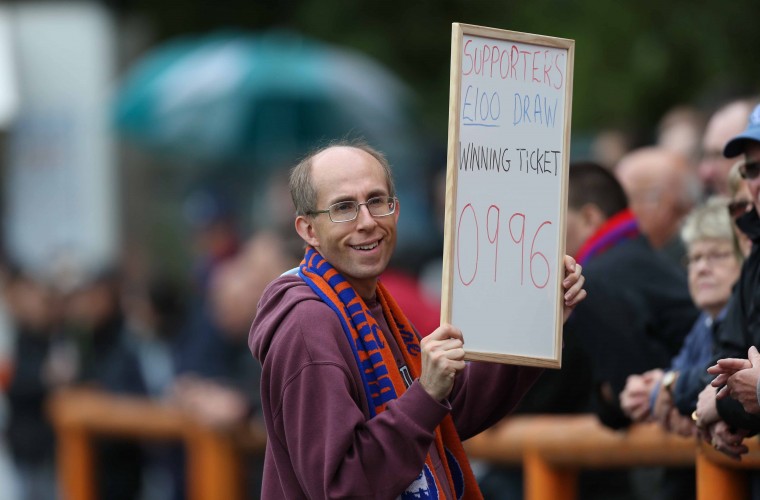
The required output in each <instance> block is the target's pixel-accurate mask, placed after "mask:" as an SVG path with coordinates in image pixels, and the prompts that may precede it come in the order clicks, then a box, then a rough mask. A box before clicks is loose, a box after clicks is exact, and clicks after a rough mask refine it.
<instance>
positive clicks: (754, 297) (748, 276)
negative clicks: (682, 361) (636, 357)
mask: <svg viewBox="0 0 760 500" xmlns="http://www.w3.org/2000/svg"><path fill="white" fill-rule="evenodd" d="M737 223H738V224H739V228H740V229H741V230H742V231H743V232H744V233H745V234H746V235H747V236H749V237H750V239H751V240H752V252H751V253H750V255H749V257H748V258H747V260H745V261H744V265H743V266H742V271H741V275H740V276H739V282H738V283H737V285H736V287H735V288H734V291H733V295H732V297H731V302H730V304H729V307H728V311H727V313H726V319H725V320H724V321H723V323H722V324H721V326H720V328H719V329H718V332H717V343H716V346H715V356H714V361H717V360H718V359H722V358H746V357H747V350H748V349H749V348H750V346H753V345H754V346H760V217H758V214H757V211H756V210H752V211H751V212H748V213H747V214H744V215H743V216H742V217H740V218H739V220H738V221H737ZM711 364H714V362H713V363H711ZM711 380H712V376H711V375H709V374H707V372H705V377H704V380H703V382H704V385H703V387H704V386H705V385H707V384H709V383H710V381H711ZM717 407H718V413H719V414H720V416H721V418H722V419H723V420H725V421H726V422H727V423H728V424H730V425H732V426H734V427H738V428H741V429H748V430H750V431H752V432H754V433H757V432H760V415H751V414H749V413H747V412H745V411H744V408H743V407H742V406H741V404H740V403H739V402H738V401H736V400H735V399H733V398H724V399H721V400H718V406H717Z"/></svg>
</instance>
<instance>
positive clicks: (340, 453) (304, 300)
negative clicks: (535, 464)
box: [249, 143, 586, 499]
mask: <svg viewBox="0 0 760 500" xmlns="http://www.w3.org/2000/svg"><path fill="white" fill-rule="evenodd" d="M290 189H291V195H292V197H293V201H294V204H295V206H296V214H297V215H296V219H295V227H296V231H297V232H298V234H299V235H300V236H301V238H302V239H303V240H304V241H305V242H306V244H307V247H306V253H305V256H304V260H303V262H302V263H301V266H300V267H299V268H298V270H297V273H286V275H284V276H282V277H280V278H278V279H277V280H275V281H274V282H272V283H271V284H270V285H269V287H268V288H267V290H266V291H265V292H264V295H263V297H262V299H261V302H260V303H259V309H258V314H257V316H256V319H255V321H254V323H253V326H252V327H251V334H250V337H249V346H250V348H251V351H252V353H253V355H254V356H255V357H256V358H257V359H258V360H259V361H260V362H261V363H262V366H263V374H262V382H261V398H262V405H263V411H264V417H265V420H266V427H267V432H268V442H267V450H266V459H265V467H264V484H263V489H262V498H288V499H295V498H307V497H308V498H346V497H350V498H389V499H392V498H422V497H425V498H427V497H430V498H481V495H480V491H479V490H478V486H477V483H476V481H475V478H474V476H473V474H472V471H471V470H470V466H469V464H468V462H467V457H466V455H465V453H464V450H463V448H462V444H461V440H462V439H467V438H468V437H470V436H473V435H474V434H477V433H478V432H480V431H482V430H484V429H486V428H487V427H489V426H490V425H492V424H494V423H495V422H497V421H498V420H499V419H501V418H502V417H503V416H504V415H505V414H506V413H508V412H509V411H510V410H511V409H512V408H513V407H514V406H515V405H516V404H517V402H518V401H519V399H520V398H521V397H522V396H523V394H524V393H525V392H526V391H527V390H528V389H529V388H530V386H531V385H532V384H533V382H534V381H535V380H536V378H537V377H538V375H539V374H540V373H541V369H539V368H532V367H517V366H511V365H498V364H487V363H479V362H474V363H469V364H468V363H465V361H464V355H465V351H464V348H463V346H464V336H463V334H462V332H461V331H460V330H459V329H457V328H456V327H454V326H452V325H448V324H444V325H441V326H440V327H439V328H438V329H436V330H435V331H434V332H432V333H430V335H428V336H426V337H425V338H422V339H420V336H419V335H418V334H417V332H416V331H415V329H414V327H413V326H412V325H411V324H410V323H409V321H408V320H407V319H406V316H405V314H404V312H403V311H402V310H401V309H400V308H399V307H398V305H397V304H396V302H395V300H394V299H393V297H392V296H390V294H389V293H388V291H387V290H386V289H385V288H384V286H383V285H382V282H381V280H379V278H380V275H381V274H382V272H383V271H384V270H385V268H386V266H387V265H388V262H389V260H390V258H391V255H392V253H393V251H394V248H395V243H396V224H397V221H398V217H399V214H400V202H399V200H397V199H396V198H395V196H394V195H395V191H394V186H393V179H392V176H391V172H390V167H389V165H388V162H387V160H386V159H385V157H384V156H383V155H382V154H381V153H379V152H377V151H375V150H374V149H372V148H370V147H368V146H366V145H364V144H360V143H353V144H339V145H334V146H330V147H327V148H325V149H322V150H320V151H317V152H316V153H314V154H312V155H310V156H309V157H307V158H306V159H305V160H303V161H302V162H301V163H299V164H298V165H297V166H296V167H295V168H294V169H293V171H292V173H291V181H290ZM564 265H565V271H564V274H565V279H564V281H563V287H564V289H565V295H564V318H565V319H567V316H568V315H569V314H570V312H571V311H572V309H573V308H574V307H575V305H576V304H578V303H579V302H580V301H581V300H583V298H584V297H585V295H586V292H585V290H583V282H584V278H583V276H582V275H581V266H580V265H576V263H575V261H574V260H573V259H572V258H570V257H565V259H564ZM499 326H501V325H494V327H496V328H494V330H495V332H494V334H498V333H497V332H498V327H499ZM425 333H427V332H425Z"/></svg>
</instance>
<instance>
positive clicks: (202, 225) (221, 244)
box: [183, 188, 240, 294]
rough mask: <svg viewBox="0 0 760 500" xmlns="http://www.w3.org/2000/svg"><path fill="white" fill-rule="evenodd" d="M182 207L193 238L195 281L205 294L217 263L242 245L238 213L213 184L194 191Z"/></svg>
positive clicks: (200, 290)
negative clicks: (236, 213) (211, 186)
mask: <svg viewBox="0 0 760 500" xmlns="http://www.w3.org/2000/svg"><path fill="white" fill-rule="evenodd" d="M183 209H184V210H183V211H184V215H185V220H186V221H187V223H188V224H189V226H190V229H191V232H192V238H193V247H194V253H195V264H194V269H193V278H194V284H195V285H196V286H197V290H198V291H199V292H200V293H201V294H203V293H204V292H205V290H206V287H207V286H208V280H209V277H210V275H211V272H212V270H213V269H214V267H215V266H216V265H217V264H219V263H221V262H223V261H225V260H226V259H229V258H230V257H232V256H234V255H235V254H237V252H238V250H239V249H240V236H239V229H238V227H237V217H236V215H235V211H234V208H233V206H232V205H231V202H230V201H229V198H227V197H225V196H224V195H223V194H222V193H221V192H219V191H218V190H215V189H212V188H206V189H201V190H198V191H196V192H194V193H192V194H191V195H190V196H189V197H188V198H187V200H185V203H184V207H183Z"/></svg>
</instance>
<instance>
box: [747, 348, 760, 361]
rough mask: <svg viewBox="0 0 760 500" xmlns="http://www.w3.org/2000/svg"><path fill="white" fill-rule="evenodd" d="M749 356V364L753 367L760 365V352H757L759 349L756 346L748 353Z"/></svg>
mask: <svg viewBox="0 0 760 500" xmlns="http://www.w3.org/2000/svg"><path fill="white" fill-rule="evenodd" d="M748 356H749V362H750V363H752V366H758V365H760V352H758V351H757V347H755V346H752V347H750V348H749V351H748Z"/></svg>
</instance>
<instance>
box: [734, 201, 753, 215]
mask: <svg viewBox="0 0 760 500" xmlns="http://www.w3.org/2000/svg"><path fill="white" fill-rule="evenodd" d="M751 205H752V202H751V201H749V200H734V201H732V202H730V203H729V204H728V214H729V215H730V216H731V218H733V219H736V218H738V217H741V216H742V215H744V214H745V213H747V212H748V211H749V208H750V206H751Z"/></svg>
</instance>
